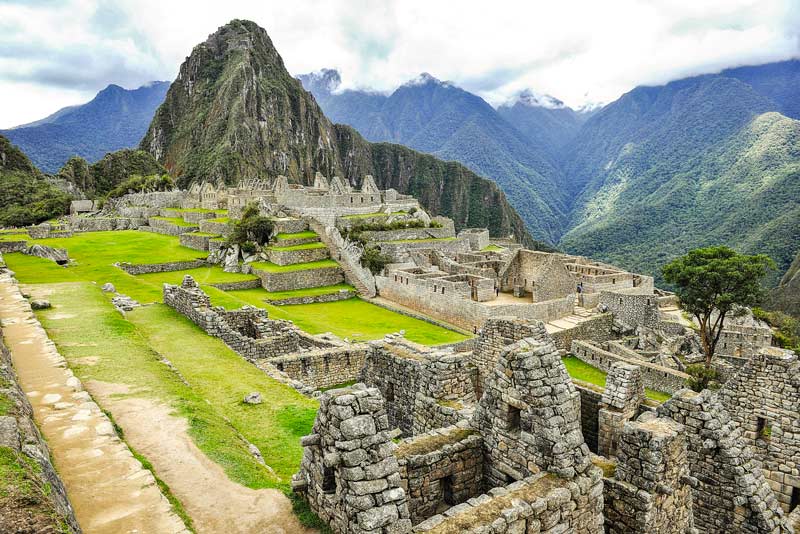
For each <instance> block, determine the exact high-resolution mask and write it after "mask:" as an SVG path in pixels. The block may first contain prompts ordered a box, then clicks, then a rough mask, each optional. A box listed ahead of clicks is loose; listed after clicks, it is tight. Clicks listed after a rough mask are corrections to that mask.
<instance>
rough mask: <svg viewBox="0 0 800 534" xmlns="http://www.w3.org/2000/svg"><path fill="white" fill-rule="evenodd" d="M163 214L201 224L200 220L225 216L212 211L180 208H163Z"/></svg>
mask: <svg viewBox="0 0 800 534" xmlns="http://www.w3.org/2000/svg"><path fill="white" fill-rule="evenodd" d="M161 216H163V217H180V218H181V219H183V220H184V221H186V222H187V223H192V224H200V221H204V220H206V219H216V218H218V217H223V215H222V214H220V213H214V212H212V211H187V210H184V209H180V208H165V209H163V210H161Z"/></svg>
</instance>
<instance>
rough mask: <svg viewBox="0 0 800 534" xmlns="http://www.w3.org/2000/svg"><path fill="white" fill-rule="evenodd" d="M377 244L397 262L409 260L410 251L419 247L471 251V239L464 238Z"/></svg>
mask: <svg viewBox="0 0 800 534" xmlns="http://www.w3.org/2000/svg"><path fill="white" fill-rule="evenodd" d="M375 245H376V246H377V247H378V248H380V250H381V253H382V254H384V255H385V256H388V257H389V258H391V259H392V261H393V262H395V263H402V262H406V261H409V260H410V258H411V256H410V252H411V251H414V250H417V249H429V250H437V251H439V252H441V253H443V254H448V255H452V254H457V253H459V252H469V250H470V248H469V240H467V239H464V238H455V239H444V240H442V241H431V240H419V241H381V242H376V243H375Z"/></svg>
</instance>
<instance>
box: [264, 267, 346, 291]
mask: <svg viewBox="0 0 800 534" xmlns="http://www.w3.org/2000/svg"><path fill="white" fill-rule="evenodd" d="M252 269H253V274H255V275H256V276H258V277H259V278H260V279H261V285H262V286H263V287H264V289H266V290H267V291H272V292H277V291H290V290H292V289H297V288H304V287H322V286H332V285H336V284H341V283H342V282H344V275H343V274H342V270H341V268H339V267H338V266H336V267H324V268H320V269H303V270H297V271H286V272H270V271H266V270H262V269H259V268H258V267H257V266H253V268H252Z"/></svg>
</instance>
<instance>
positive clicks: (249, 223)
mask: <svg viewBox="0 0 800 534" xmlns="http://www.w3.org/2000/svg"><path fill="white" fill-rule="evenodd" d="M273 228H274V223H273V222H272V219H270V218H269V217H264V216H263V215H260V214H259V212H258V206H257V205H256V204H248V205H247V207H245V209H244V211H243V212H242V218H241V219H239V220H238V221H237V222H236V223H234V225H233V231H232V232H231V235H230V236H228V243H230V244H233V245H239V246H240V247H242V250H243V251H245V252H248V253H253V252H255V251H256V248H255V245H259V246H263V245H266V244H267V242H268V241H269V238H270V237H272V230H273Z"/></svg>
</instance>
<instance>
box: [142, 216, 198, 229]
mask: <svg viewBox="0 0 800 534" xmlns="http://www.w3.org/2000/svg"><path fill="white" fill-rule="evenodd" d="M150 218H151V219H157V220H159V221H167V222H171V223H172V224H174V225H175V226H185V227H190V226H192V227H195V228H196V227H197V223H189V222H186V221H184V220H183V219H181V218H180V217H150Z"/></svg>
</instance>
